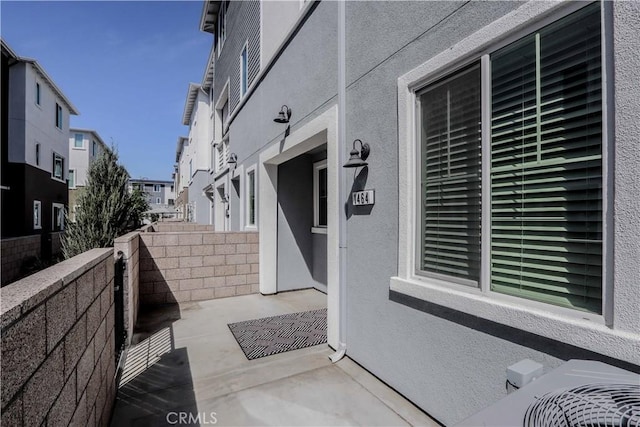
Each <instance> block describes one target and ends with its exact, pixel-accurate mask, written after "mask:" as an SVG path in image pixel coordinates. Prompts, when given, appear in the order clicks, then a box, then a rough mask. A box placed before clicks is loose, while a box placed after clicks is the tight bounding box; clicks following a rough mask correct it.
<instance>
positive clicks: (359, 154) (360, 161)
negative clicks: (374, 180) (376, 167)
mask: <svg viewBox="0 0 640 427" xmlns="http://www.w3.org/2000/svg"><path fill="white" fill-rule="evenodd" d="M356 142H359V143H360V151H358V149H357V148H356ZM370 151H371V147H369V144H367V143H366V142H362V141H360V140H359V139H356V140H355V141H353V150H351V153H349V154H350V156H351V157H349V160H347V163H345V164H344V165H343V166H342V167H343V168H359V167H360V166H367V165H368V164H369V163H367V162H365V160H367V157H369V153H370Z"/></svg>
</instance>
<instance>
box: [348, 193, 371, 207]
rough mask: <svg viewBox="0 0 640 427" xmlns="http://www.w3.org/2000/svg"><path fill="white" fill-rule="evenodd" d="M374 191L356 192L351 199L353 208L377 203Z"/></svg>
mask: <svg viewBox="0 0 640 427" xmlns="http://www.w3.org/2000/svg"><path fill="white" fill-rule="evenodd" d="M374 195H375V193H374V190H364V191H356V192H354V193H353V194H352V195H351V197H352V200H353V206H365V205H373V204H374V203H375V200H374V199H375V197H374Z"/></svg>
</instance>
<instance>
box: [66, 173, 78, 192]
mask: <svg viewBox="0 0 640 427" xmlns="http://www.w3.org/2000/svg"><path fill="white" fill-rule="evenodd" d="M71 177H73V180H72V179H71ZM67 181H68V182H69V188H76V187H77V186H76V170H75V169H69V172H67ZM72 181H73V182H72Z"/></svg>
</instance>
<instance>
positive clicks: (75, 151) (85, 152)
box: [69, 129, 91, 186]
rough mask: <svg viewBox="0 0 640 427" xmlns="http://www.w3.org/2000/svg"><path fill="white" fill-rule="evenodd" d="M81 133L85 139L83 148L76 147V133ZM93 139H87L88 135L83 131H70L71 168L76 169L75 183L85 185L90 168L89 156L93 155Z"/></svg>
mask: <svg viewBox="0 0 640 427" xmlns="http://www.w3.org/2000/svg"><path fill="white" fill-rule="evenodd" d="M76 133H81V134H82V136H83V139H84V145H83V147H82V148H76V147H75V135H76ZM90 144H91V141H90V140H89V141H88V140H87V135H86V134H85V133H83V132H81V131H75V130H73V129H72V130H71V131H70V132H69V169H73V170H74V171H75V185H76V186H79V185H80V186H83V185H85V184H86V181H87V170H88V169H89V163H90V161H89V157H90V156H91V148H90Z"/></svg>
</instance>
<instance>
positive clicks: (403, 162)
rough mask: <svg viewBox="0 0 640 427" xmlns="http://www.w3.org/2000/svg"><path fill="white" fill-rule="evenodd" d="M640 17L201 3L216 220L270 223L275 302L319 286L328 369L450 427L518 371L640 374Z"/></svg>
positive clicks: (577, 5)
mask: <svg viewBox="0 0 640 427" xmlns="http://www.w3.org/2000/svg"><path fill="white" fill-rule="evenodd" d="M638 16H640V7H639V6H638V5H637V4H635V3H633V2H591V3H590V2H536V1H531V2H460V3H458V2H428V3H425V2H330V1H321V2H259V1H246V2H227V1H222V2H220V1H207V2H205V3H204V8H203V13H202V19H201V29H202V30H204V31H208V32H210V33H212V34H214V35H215V41H214V45H213V49H212V52H213V55H214V56H215V67H213V79H212V81H213V87H212V90H211V91H210V92H209V98H210V99H209V102H210V105H213V107H214V108H213V110H214V111H213V124H212V125H211V126H212V128H213V148H214V150H212V152H213V153H214V154H215V150H220V151H221V152H225V150H227V152H228V153H230V154H229V158H228V159H227V162H226V163H225V162H224V161H223V162H221V163H220V164H219V165H217V164H216V165H213V168H212V169H213V170H214V173H213V174H212V181H211V182H210V184H209V187H205V188H207V189H208V191H209V192H210V194H212V199H213V221H212V222H213V224H214V226H215V228H216V229H219V230H226V229H231V230H248V229H257V230H258V231H259V233H260V292H261V293H263V294H272V293H276V292H281V291H286V290H292V289H300V288H309V287H315V288H317V289H319V290H321V291H323V292H326V294H327V306H328V343H329V345H330V346H331V347H333V348H334V349H336V355H335V358H336V359H337V358H339V357H341V356H342V355H343V354H344V353H346V355H347V356H349V357H351V358H352V359H354V360H355V361H357V362H358V363H359V364H361V365H362V366H364V367H365V368H366V369H368V370H369V371H371V372H372V373H374V374H375V375H376V376H378V377H379V378H381V379H382V380H383V381H385V382H386V383H387V384H389V385H390V386H391V387H393V388H394V389H396V390H397V391H399V392H400V393H402V394H403V395H404V396H405V397H407V398H408V399H410V400H411V401H412V402H414V403H415V404H416V405H418V406H419V407H420V408H422V409H423V410H424V411H425V412H427V413H428V414H429V415H431V416H433V417H434V418H436V419H438V420H439V421H441V422H442V423H444V424H454V423H456V422H459V421H461V420H463V419H465V418H467V417H468V416H470V415H471V414H473V413H475V412H477V411H479V410H480V409H482V408H484V407H486V406H488V405H490V404H492V403H494V402H496V401H497V400H499V399H501V398H502V397H504V396H505V394H506V391H505V370H506V368H507V367H508V366H510V365H512V364H514V363H516V362H518V361H520V360H522V359H532V360H535V361H537V362H539V363H541V364H542V365H543V366H544V368H545V370H546V371H548V370H551V369H552V368H554V367H557V366H559V365H560V364H562V363H563V362H564V361H566V360H568V359H572V358H580V359H594V360H600V361H604V362H606V363H609V364H612V365H616V366H619V367H623V368H625V369H630V370H635V371H638V370H639V368H638V365H640V356H639V354H638V352H637V348H638V346H639V345H640V313H639V311H638V310H639V309H638V307H640V293H639V292H638V291H637V290H638V289H637V277H638V276H640V270H639V268H640V267H639V265H638V263H637V260H638V259H640V243H639V242H638V240H637V239H636V238H635V236H637V235H639V234H640V217H639V215H640V214H639V212H640V205H639V203H640V202H639V200H640V197H638V195H639V194H640V181H639V180H640V178H639V177H638V174H637V172H636V171H637V170H638V169H639V168H640V145H638V144H637V140H638V139H639V138H640V131H639V130H638V127H637V123H636V117H638V116H640V107H639V106H638V103H637V102H636V100H637V99H638V98H639V96H638V95H639V94H638V85H637V81H638V73H637V70H638V68H639V66H640V55H639V54H638V52H640V45H639V43H640V42H639V39H638V37H637V34H638V24H637V22H638V21H637V17H638ZM399 22H400V23H402V25H398V23H399ZM372 23H375V25H372ZM210 64H211V55H210ZM210 64H209V65H208V67H210ZM198 90H200V89H198ZM199 96H200V95H199ZM202 99H203V100H204V99H205V96H204V93H203V94H202ZM274 119H277V120H274ZM365 144H366V147H368V148H370V150H366V149H364V147H365ZM365 151H369V153H368V157H367V156H366V155H365ZM363 157H367V158H366V159H364V158H363ZM213 158H214V159H215V156H213ZM229 160H231V163H229ZM348 161H349V164H350V165H355V166H356V167H353V168H345V167H343V165H345V164H346V163H347V162H348ZM212 163H216V162H212ZM191 191H193V189H190V192H191ZM361 191H365V193H360V192H361ZM354 196H355V197H354ZM374 196H375V197H374Z"/></svg>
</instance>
